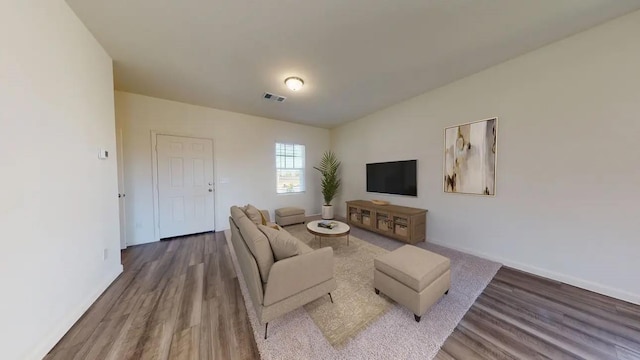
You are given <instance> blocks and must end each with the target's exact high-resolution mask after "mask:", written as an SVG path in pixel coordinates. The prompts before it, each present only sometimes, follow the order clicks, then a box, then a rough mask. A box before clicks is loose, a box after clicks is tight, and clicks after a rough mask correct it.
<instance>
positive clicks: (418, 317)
mask: <svg viewBox="0 0 640 360" xmlns="http://www.w3.org/2000/svg"><path fill="white" fill-rule="evenodd" d="M413 318H414V319H416V322H420V318H421V316H418V315H416V314H413Z"/></svg>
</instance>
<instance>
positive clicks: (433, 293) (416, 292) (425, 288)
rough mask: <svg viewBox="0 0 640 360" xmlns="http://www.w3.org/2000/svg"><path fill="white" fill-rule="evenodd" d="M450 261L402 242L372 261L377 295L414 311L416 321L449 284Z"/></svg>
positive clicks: (447, 288)
mask: <svg viewBox="0 0 640 360" xmlns="http://www.w3.org/2000/svg"><path fill="white" fill-rule="evenodd" d="M449 265H450V261H449V259H447V258H446V257H444V256H442V255H438V254H435V253H432V252H430V251H427V250H424V249H421V248H419V247H416V246H413V245H405V246H403V247H401V248H399V249H396V250H394V251H392V252H390V253H387V254H384V255H382V256H380V257H378V258H377V259H375V260H374V267H375V271H374V273H373V286H374V288H375V291H376V294H379V293H380V291H382V293H383V294H385V295H387V296H388V297H390V298H392V299H393V300H395V301H396V302H398V303H399V304H402V305H404V306H406V307H407V308H409V310H411V311H413V313H414V316H415V320H416V321H420V317H421V316H422V315H423V314H424V313H425V312H426V311H427V310H428V309H429V308H430V307H431V306H432V305H433V304H435V303H436V302H437V301H438V300H439V299H440V298H441V297H442V295H443V294H447V293H449V288H450V287H451V271H450V269H449Z"/></svg>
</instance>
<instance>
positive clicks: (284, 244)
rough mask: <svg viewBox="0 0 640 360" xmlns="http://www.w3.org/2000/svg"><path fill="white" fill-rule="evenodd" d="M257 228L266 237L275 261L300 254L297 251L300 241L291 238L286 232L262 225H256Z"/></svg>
mask: <svg viewBox="0 0 640 360" xmlns="http://www.w3.org/2000/svg"><path fill="white" fill-rule="evenodd" d="M258 228H259V229H260V231H262V232H263V233H264V234H265V235H267V238H268V239H269V244H270V245H271V250H272V251H273V256H274V257H275V259H276V261H280V260H282V259H286V258H290V257H292V256H296V255H298V254H299V253H300V252H299V250H298V243H299V242H300V240H298V239H296V238H295V237H293V235H291V234H289V232H288V231H286V230H275V229H274V228H271V227H268V226H264V225H258Z"/></svg>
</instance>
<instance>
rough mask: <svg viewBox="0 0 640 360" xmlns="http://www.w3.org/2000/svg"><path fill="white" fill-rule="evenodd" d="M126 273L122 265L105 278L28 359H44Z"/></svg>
mask: <svg viewBox="0 0 640 360" xmlns="http://www.w3.org/2000/svg"><path fill="white" fill-rule="evenodd" d="M123 271H124V268H123V267H122V265H120V266H119V267H118V268H116V270H115V271H114V272H113V273H111V274H109V275H108V276H106V277H105V280H104V281H103V282H102V283H101V284H99V286H98V287H97V288H96V290H95V291H94V292H92V293H91V295H90V296H89V297H88V298H87V299H86V300H85V301H84V302H82V305H81V306H79V307H78V308H77V309H75V310H73V311H72V312H70V313H69V314H67V316H66V317H65V318H64V319H62V320H61V321H60V322H59V323H58V326H57V327H56V328H55V329H53V330H52V331H51V332H50V333H49V336H47V337H46V338H45V339H44V340H42V341H41V342H40V343H39V344H38V345H37V346H36V347H35V349H34V350H33V351H32V352H31V354H30V355H29V356H28V357H27V359H33V360H40V359H42V358H44V357H45V356H46V355H47V353H49V351H50V350H51V349H52V348H53V347H54V346H55V345H56V344H57V343H58V341H60V339H62V337H63V336H64V334H66V333H67V331H69V329H71V327H72V326H73V324H75V323H76V321H78V319H80V317H81V316H82V315H83V314H84V313H85V311H87V309H89V307H90V306H91V305H92V304H93V303H94V302H95V301H96V300H97V299H98V297H100V295H102V293H103V292H104V291H105V290H106V289H107V288H108V287H109V285H111V283H112V282H113V281H114V280H115V279H116V278H117V277H118V276H119V275H120V274H121V273H122V272H123Z"/></svg>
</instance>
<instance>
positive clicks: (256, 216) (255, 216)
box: [244, 204, 267, 225]
mask: <svg viewBox="0 0 640 360" xmlns="http://www.w3.org/2000/svg"><path fill="white" fill-rule="evenodd" d="M244 212H245V214H247V217H248V218H249V220H251V221H253V223H254V224H256V225H267V220H266V219H265V218H264V216H263V215H262V212H261V211H260V210H258V208H257V207H255V206H253V205H251V204H248V205H247V206H245V207H244Z"/></svg>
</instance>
